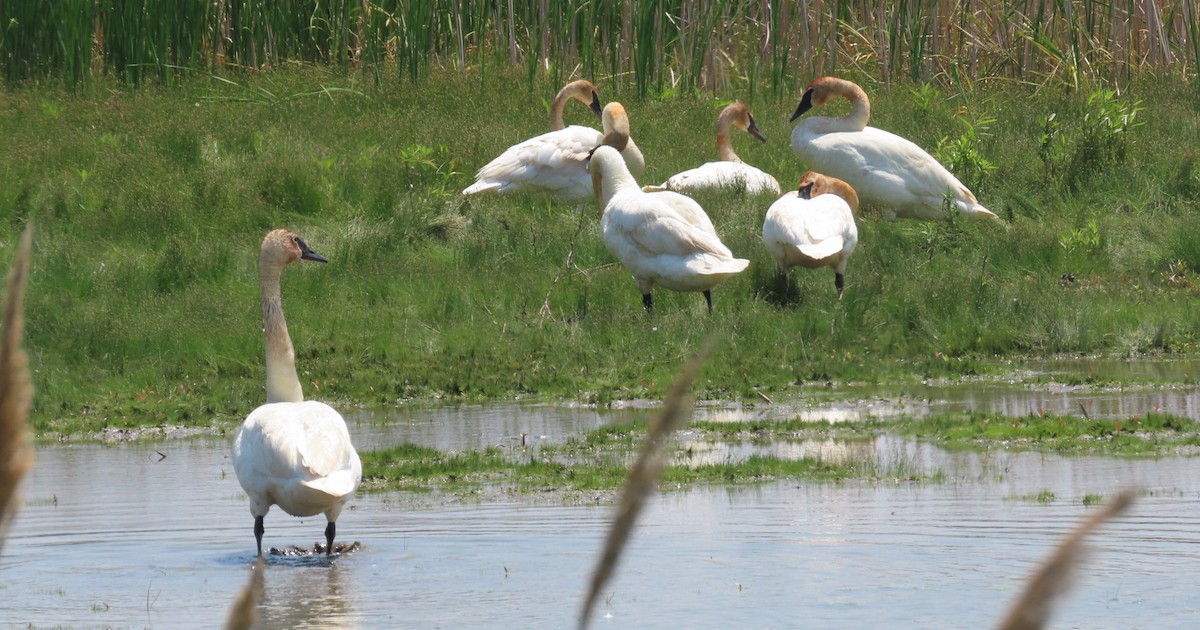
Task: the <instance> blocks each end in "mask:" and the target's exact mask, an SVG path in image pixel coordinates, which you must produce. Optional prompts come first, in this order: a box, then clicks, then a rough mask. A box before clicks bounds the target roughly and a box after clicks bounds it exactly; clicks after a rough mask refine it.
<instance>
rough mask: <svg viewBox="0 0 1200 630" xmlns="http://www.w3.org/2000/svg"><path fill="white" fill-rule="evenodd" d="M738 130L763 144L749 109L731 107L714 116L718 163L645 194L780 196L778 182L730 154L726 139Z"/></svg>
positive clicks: (677, 176) (649, 188)
mask: <svg viewBox="0 0 1200 630" xmlns="http://www.w3.org/2000/svg"><path fill="white" fill-rule="evenodd" d="M734 128H737V129H741V130H742V131H745V132H747V133H749V134H750V135H751V136H754V137H755V138H758V140H759V141H761V142H766V140H767V139H766V138H764V137H763V135H762V132H760V131H759V130H758V125H757V124H756V123H755V122H754V116H753V115H752V114H751V113H750V108H749V107H747V106H746V105H744V104H743V103H736V102H735V103H731V104H729V105H727V106H726V107H725V109H722V110H721V113H720V114H719V115H718V116H717V158H718V160H719V161H717V162H708V163H706V164H703V165H701V166H698V167H696V168H693V169H689V170H686V171H683V172H682V173H678V174H675V175H672V176H671V177H670V178H669V179H667V181H665V182H663V183H662V184H661V185H658V186H646V187H645V188H644V190H646V192H655V191H660V190H676V191H682V192H697V191H701V190H720V189H735V190H742V191H744V192H746V193H749V194H751V195H757V194H765V193H770V194H774V195H778V194H779V190H780V189H779V182H778V181H776V180H775V178H774V177H771V176H770V175H769V174H767V173H764V172H763V171H762V170H760V169H757V168H755V167H753V166H750V165H749V164H746V163H745V162H743V161H742V159H741V158H739V157H738V156H737V153H735V152H734V150H733V144H732V142H731V140H730V138H729V132H730V130H731V129H734Z"/></svg>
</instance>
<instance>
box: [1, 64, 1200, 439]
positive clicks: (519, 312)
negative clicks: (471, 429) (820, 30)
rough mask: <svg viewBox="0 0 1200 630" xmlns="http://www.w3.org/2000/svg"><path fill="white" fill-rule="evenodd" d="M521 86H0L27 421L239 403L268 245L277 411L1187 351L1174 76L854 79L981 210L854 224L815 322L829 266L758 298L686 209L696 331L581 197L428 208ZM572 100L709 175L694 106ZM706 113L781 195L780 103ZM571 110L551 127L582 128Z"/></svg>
mask: <svg viewBox="0 0 1200 630" xmlns="http://www.w3.org/2000/svg"><path fill="white" fill-rule="evenodd" d="M856 78H857V77H856ZM523 81H524V75H522V74H516V75H500V74H497V75H490V76H488V77H487V80H486V81H481V80H480V78H479V77H478V76H469V75H464V74H453V73H452V74H438V75H435V76H433V77H431V78H430V79H429V80H427V81H424V82H422V83H420V84H418V85H409V84H391V83H386V84H383V85H382V86H378V87H377V86H375V85H374V84H373V82H372V81H370V80H368V79H365V78H363V77H360V76H358V75H353V74H350V75H347V74H341V73H339V72H333V71H328V70H323V69H319V68H313V67H302V66H297V67H292V68H287V69H282V70H278V71H274V72H267V73H261V74H256V75H254V76H252V77H246V78H242V79H239V80H237V81H229V80H223V79H222V80H217V79H211V78H203V77H197V78H195V79H193V80H190V81H188V82H185V83H184V84H182V85H177V86H173V87H170V88H152V87H151V88H143V89H139V90H132V91H130V90H126V89H124V88H122V87H120V86H118V85H115V84H111V85H110V84H92V85H91V86H89V87H88V88H86V89H84V90H83V91H76V92H69V93H68V92H63V91H60V90H57V89H54V88H49V87H29V88H25V89H20V90H8V91H4V92H0V111H2V112H3V114H4V115H3V116H0V137H3V138H5V151H3V152H0V219H3V221H4V223H5V225H7V226H8V229H7V236H5V237H4V238H3V241H2V244H3V247H4V248H5V250H6V251H12V248H13V246H14V245H15V243H16V239H17V236H18V234H19V228H20V226H21V225H22V224H23V223H24V222H26V221H27V220H33V221H35V222H36V224H37V235H36V242H35V258H34V263H33V272H32V276H31V280H30V286H29V290H28V298H27V299H28V302H27V304H28V306H27V309H28V313H29V317H28V319H29V324H28V326H29V327H28V335H29V343H28V345H29V348H30V351H31V354H32V367H33V368H34V369H35V374H34V380H35V384H36V386H37V388H38V394H37V398H36V402H35V408H34V412H33V419H34V421H35V422H36V425H37V427H38V429H39V430H43V431H44V430H47V429H50V428H58V429H64V428H66V429H67V430H71V429H72V428H77V429H81V430H94V429H97V428H99V427H101V426H104V425H118V426H122V425H136V424H160V423H167V424H189V425H194V424H199V425H207V424H209V423H211V422H213V421H214V420H215V421H218V422H223V421H230V420H236V419H238V418H240V417H241V416H243V415H244V414H245V413H246V412H247V411H249V410H250V409H252V408H253V407H254V406H255V405H257V404H258V403H260V402H261V401H262V399H263V393H262V392H263V368H262V356H261V355H262V339H261V314H260V312H259V306H258V297H257V292H258V288H257V279H256V277H255V264H256V263H255V261H256V256H257V248H258V244H259V242H260V240H261V238H262V236H263V234H264V233H265V232H266V231H267V230H268V229H269V228H272V227H277V226H286V227H289V228H291V229H293V230H295V231H297V232H298V233H300V234H301V235H303V236H304V237H305V239H306V240H307V242H308V243H309V244H310V245H311V246H312V247H313V248H314V249H316V250H317V251H318V252H320V253H322V254H324V255H325V256H327V257H328V258H329V259H330V264H328V265H297V266H294V267H293V268H291V269H289V270H288V271H287V273H286V274H285V275H284V279H283V292H284V305H285V310H286V312H287V316H288V321H289V324H290V326H291V332H292V335H293V338H294V340H295V345H296V348H297V362H298V364H299V367H300V370H301V379H302V380H303V382H304V384H305V387H306V394H307V395H308V396H309V397H310V398H320V399H326V400H334V401H340V402H342V403H347V402H355V403H367V404H378V403H385V404H386V403H391V402H395V401H397V400H401V399H408V398H423V399H511V398H516V397H522V398H541V399H568V400H582V401H594V402H605V401H608V400H613V399H623V398H638V397H647V398H656V397H658V396H660V395H661V393H662V391H663V389H665V387H666V386H667V385H668V384H669V383H670V382H671V380H672V378H673V377H674V375H675V373H676V372H677V370H678V369H679V366H680V365H681V363H682V360H683V358H684V357H687V356H690V355H691V354H692V353H693V352H694V350H695V349H696V348H697V347H698V346H699V345H700V344H701V343H702V342H703V341H704V340H705V339H707V338H709V337H712V336H715V337H717V338H718V339H719V340H720V343H718V344H717V346H716V348H715V350H714V351H713V353H712V355H711V356H710V358H709V360H708V362H707V363H706V365H705V366H704V369H703V372H702V374H701V377H700V380H699V382H698V383H697V393H698V395H699V396H700V397H704V398H743V397H747V398H748V397H757V396H758V395H759V394H760V393H762V394H766V395H769V396H772V397H782V398H786V397H787V396H789V395H791V394H794V393H795V391H796V389H795V387H794V384H795V383H797V382H803V381H807V380H810V379H821V380H858V381H868V382H879V381H888V380H904V379H914V378H923V377H928V376H947V377H955V376H959V375H969V374H976V373H981V372H988V371H991V370H993V369H995V368H993V367H991V365H992V364H993V359H994V358H995V357H1014V356H1027V355H1045V354H1055V353H1116V354H1136V353H1146V352H1191V351H1194V350H1196V343H1197V342H1196V333H1195V331H1196V330H1200V311H1198V310H1197V309H1196V308H1195V304H1196V299H1197V293H1198V289H1197V287H1196V277H1195V273H1196V272H1195V271H1194V270H1200V239H1197V238H1196V236H1195V229H1194V226H1195V225H1196V222H1197V216H1198V214H1200V201H1198V196H1197V192H1198V191H1200V166H1198V165H1197V163H1196V162H1197V154H1196V152H1195V147H1196V146H1198V145H1200V111H1198V106H1197V105H1196V103H1198V102H1200V99H1197V98H1196V94H1197V87H1196V86H1195V85H1188V84H1182V83H1178V82H1176V81H1174V80H1165V79H1164V80H1150V79H1149V78H1147V79H1145V80H1142V81H1139V82H1137V83H1136V84H1135V85H1133V86H1132V87H1131V88H1130V89H1129V91H1128V92H1127V93H1126V94H1125V95H1119V96H1118V95H1110V96H1109V98H1108V99H1107V100H1105V99H1100V102H1099V103H1097V102H1096V101H1095V100H1093V102H1091V103H1089V100H1088V96H1089V93H1087V92H1086V91H1062V92H1059V91H1055V90H1052V89H1046V90H1043V91H1041V92H1034V91H1031V90H1029V89H1025V88H1020V87H1017V86H1014V85H1013V84H1011V83H1007V82H987V81H981V82H979V83H976V84H972V85H969V86H967V85H963V86H961V89H959V90H957V91H948V90H946V89H945V88H936V87H929V86H927V87H916V86H904V85H900V84H894V85H893V86H892V87H890V88H884V87H881V86H878V85H875V84H873V83H872V82H870V81H868V80H863V84H864V86H865V87H866V88H867V90H868V92H869V93H870V94H871V95H872V98H873V99H874V114H873V124H876V125H878V126H880V127H883V128H886V129H889V130H892V131H895V132H897V133H900V134H903V135H906V136H908V137H910V138H911V139H913V140H914V141H915V142H917V143H918V144H920V145H922V146H924V147H927V148H929V149H931V150H933V149H935V148H936V147H938V145H939V142H940V141H942V140H943V139H945V142H944V143H943V149H942V155H943V157H944V158H945V159H946V160H947V161H952V160H955V159H957V160H958V161H959V163H960V164H962V165H964V168H967V169H968V170H969V169H970V168H972V167H977V172H978V176H977V177H975V181H973V185H974V187H975V189H976V192H977V193H978V195H979V197H980V199H981V201H983V203H984V204H985V205H987V206H988V207H989V208H991V209H992V210H994V211H996V212H998V213H999V214H1000V215H1001V216H1002V217H1003V218H1004V221H1003V222H994V223H984V224H976V223H971V222H963V221H959V220H948V221H941V222H915V221H902V222H889V221H886V220H883V219H882V218H881V217H879V216H878V215H877V214H875V213H873V212H871V211H865V212H864V213H863V214H862V216H860V217H859V230H860V245H859V250H858V251H857V252H856V254H855V257H854V258H853V259H852V261H851V263H850V268H849V270H848V272H847V288H846V295H845V299H843V300H842V301H841V302H838V301H836V300H835V299H834V295H835V294H834V287H833V286H832V285H833V279H832V277H831V275H832V274H830V273H824V272H803V271H801V272H799V273H794V277H795V281H794V285H793V286H792V287H790V288H788V289H786V290H782V291H781V290H779V289H778V287H776V285H775V283H774V279H773V274H774V270H773V268H772V265H771V264H770V261H769V258H768V256H767V254H766V252H765V251H764V250H763V248H762V245H761V242H760V240H759V234H760V232H761V221H762V217H763V214H764V213H765V211H766V208H767V206H768V205H769V203H770V200H768V199H758V200H755V199H745V198H742V197H740V196H737V195H735V194H716V195H709V196H706V197H702V198H701V202H702V203H703V204H704V205H705V207H706V208H707V209H708V211H709V214H710V215H711V216H712V218H713V220H714V222H715V223H716V225H717V228H718V231H719V232H720V234H721V235H722V237H723V239H724V240H725V242H726V243H727V244H728V245H729V246H730V247H731V249H732V250H733V251H734V252H735V253H737V254H738V255H740V256H744V257H747V258H750V259H751V260H752V265H751V267H750V269H749V270H748V271H747V272H745V273H743V274H741V275H740V276H738V277H737V278H735V279H733V280H732V281H730V282H728V283H726V284H724V285H722V286H720V287H718V288H717V290H716V291H715V302H716V312H715V313H714V314H713V316H711V317H710V316H708V315H707V314H706V313H705V311H704V306H703V299H702V298H701V297H699V296H698V295H693V294H687V295H683V294H672V293H670V292H665V291H662V292H659V293H658V294H657V295H656V310H655V312H654V313H653V314H651V315H647V314H646V313H644V312H643V311H642V309H641V306H640V298H639V296H638V293H637V291H636V289H635V288H634V284H633V282H632V281H631V280H630V278H629V277H628V275H627V274H626V273H625V272H624V270H622V269H621V268H620V267H619V266H617V265H615V264H614V262H615V261H614V260H613V259H612V257H611V256H610V255H609V254H608V253H607V251H606V250H605V249H604V246H603V244H602V243H601V242H600V239H599V235H598V210H597V208H596V207H595V204H594V202H593V203H583V204H579V205H577V206H572V205H563V204H556V203H554V202H551V201H549V200H548V199H546V198H543V197H539V196H536V195H514V196H508V197H493V198H472V199H463V198H461V197H460V196H459V195H458V194H457V192H458V191H459V190H460V189H461V188H462V187H463V186H465V185H466V184H467V183H469V182H470V181H471V175H472V174H473V172H474V170H475V169H476V168H477V167H478V166H480V165H482V164H484V163H485V162H487V161H488V160H489V159H491V158H492V157H494V156H495V155H496V154H498V153H499V152H500V151H501V150H503V149H504V148H505V147H507V146H508V145H509V144H512V143H513V142H515V141H517V140H519V139H522V138H525V137H529V136H531V135H534V134H536V133H540V132H541V131H543V130H544V127H545V125H546V120H545V119H546V116H545V109H544V104H545V101H546V100H547V99H549V97H550V96H551V95H552V94H553V92H554V90H555V89H556V88H557V86H556V85H553V84H550V83H548V82H539V83H538V85H537V89H536V90H535V93H534V95H533V96H530V95H529V94H527V93H526V92H525V91H524V90H523V89H515V87H514V86H521V85H523V84H522V82H523ZM601 86H602V87H601V89H602V95H601V96H602V98H604V100H605V101H608V100H625V102H626V104H627V107H628V109H629V111H630V115H631V120H632V124H633V132H634V135H635V137H636V138H637V141H638V143H639V145H640V146H641V147H642V148H643V150H644V151H645V153H646V155H647V160H648V164H649V166H648V173H647V176H646V179H647V181H650V180H655V179H660V178H665V177H666V176H668V175H670V174H671V173H674V172H677V171H679V170H682V169H683V168H687V167H690V166H694V165H696V164H698V163H700V162H703V161H707V160H710V159H713V157H714V153H715V150H714V147H713V144H714V143H713V140H712V137H711V133H712V131H711V130H712V128H713V121H714V120H715V116H716V113H717V112H718V111H719V109H720V107H721V106H722V105H723V104H724V102H722V101H715V100H709V99H699V98H670V99H665V100H645V101H637V100H632V99H631V98H630V97H631V95H630V94H627V93H624V92H620V91H617V90H616V89H615V88H613V89H606V88H605V87H604V86H605V82H604V81H601ZM728 96H729V97H730V98H733V97H736V98H739V99H742V100H744V101H746V102H748V103H749V104H750V105H751V106H752V108H753V109H754V112H755V117H756V119H757V120H758V122H759V126H760V127H761V128H762V130H763V133H764V134H766V136H767V137H768V139H769V141H768V142H767V143H765V144H761V145H760V144H758V143H752V142H753V141H751V140H750V139H749V138H748V137H745V138H742V137H738V138H735V139H734V143H735V146H736V148H737V150H738V152H739V154H740V155H741V156H742V157H743V158H744V159H745V160H746V161H747V162H749V163H751V164H755V165H757V166H759V167H761V168H763V169H765V170H767V171H769V172H771V173H773V174H775V175H776V176H777V177H778V178H779V179H780V180H781V181H783V182H789V181H790V180H793V179H795V178H797V177H798V176H799V175H800V173H801V172H802V170H803V166H802V165H800V164H799V163H798V162H797V160H796V159H795V158H794V157H793V156H792V154H791V151H790V149H789V147H788V137H789V134H790V126H789V125H788V124H787V122H786V121H787V118H788V116H789V114H790V113H791V111H792V110H793V109H794V107H795V104H796V103H795V100H794V96H793V97H780V98H775V97H769V98H768V97H764V96H762V95H755V94H729V95H728ZM797 96H798V95H797ZM1105 108H1108V109H1107V110H1106V109H1105ZM1121 108H1124V110H1122V109H1121ZM581 110H582V108H578V109H573V110H572V109H569V110H568V122H569V123H577V124H594V120H592V119H589V118H588V117H587V116H586V112H584V111H581ZM1105 111H1110V112H1111V111H1117V112H1120V111H1125V112H1126V113H1128V112H1129V111H1136V121H1137V122H1138V123H1140V124H1138V125H1136V126H1131V127H1129V128H1125V129H1118V130H1115V131H1114V130H1113V128H1112V126H1111V125H1108V123H1107V122H1105V123H1099V122H1097V121H1102V120H1108V119H1106V118H1104V116H1103V112H1105ZM1098 112H1099V113H1098ZM1052 114H1053V115H1054V119H1053V122H1051V123H1047V120H1048V119H1049V117H1050V116H1051V115H1052ZM967 123H970V124H971V125H973V126H968V124H967ZM1043 138H1047V139H1046V140H1045V142H1043ZM952 145H957V147H956V146H952ZM985 162H986V163H988V164H990V165H991V167H990V168H989V167H988V166H987V164H984V163H985ZM964 176H965V175H964ZM826 271H827V270H826ZM1067 273H1070V274H1072V275H1073V277H1074V281H1070V282H1068V281H1065V280H1063V279H1062V276H1063V275H1064V274H1067Z"/></svg>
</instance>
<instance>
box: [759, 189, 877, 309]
mask: <svg viewBox="0 0 1200 630" xmlns="http://www.w3.org/2000/svg"><path fill="white" fill-rule="evenodd" d="M857 211H858V195H856V194H855V192H854V189H853V188H852V187H850V185H849V184H847V183H846V182H844V181H842V180H840V179H837V178H835V177H826V176H825V175H821V174H820V173H814V172H812V171H809V172H807V173H805V174H804V175H803V176H802V177H801V178H800V183H799V184H798V186H797V190H793V191H790V192H788V193H787V194H785V195H783V196H782V197H780V198H779V199H778V200H777V201H776V202H775V203H773V204H771V208H770V209H768V210H767V217H766V220H764V221H763V231H762V240H763V245H766V247H767V251H768V252H770V253H771V257H772V258H774V259H775V263H776V264H777V265H779V271H780V273H783V274H786V273H787V272H788V271H789V270H790V269H792V268H793V267H806V268H808V269H815V268H817V267H832V268H833V271H834V285H835V286H836V287H837V293H838V299H839V300H840V299H842V289H843V288H844V287H845V284H846V279H845V275H844V274H845V273H846V263H848V262H849V261H850V254H852V253H853V252H854V247H855V245H857V244H858V227H857V226H856V225H855V223H854V213H855V212H857Z"/></svg>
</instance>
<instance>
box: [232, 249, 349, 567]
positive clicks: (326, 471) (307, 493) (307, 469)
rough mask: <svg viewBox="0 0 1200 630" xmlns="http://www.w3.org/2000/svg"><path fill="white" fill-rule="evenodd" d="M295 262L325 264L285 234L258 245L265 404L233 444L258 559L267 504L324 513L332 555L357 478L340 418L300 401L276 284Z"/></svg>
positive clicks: (235, 467) (295, 512)
mask: <svg viewBox="0 0 1200 630" xmlns="http://www.w3.org/2000/svg"><path fill="white" fill-rule="evenodd" d="M298 260H314V261H317V262H326V260H325V258H323V257H321V256H320V255H319V254H317V253H316V252H314V251H313V250H311V249H309V247H308V245H306V244H305V243H304V241H303V240H302V239H301V238H300V237H299V236H296V235H295V234H293V233H291V232H288V231H287V230H273V231H271V232H269V233H267V236H266V238H264V239H263V242H262V249H261V251H260V253H259V259H258V279H259V288H260V291H261V294H262V309H263V330H264V332H265V336H266V344H265V346H266V356H267V360H266V363H267V404H265V405H262V406H260V407H258V408H257V409H255V410H254V411H252V412H250V415H249V416H247V417H246V420H245V421H244V422H243V423H242V426H241V428H240V429H238V432H237V437H236V438H234V441H233V470H234V472H235V473H236V474H237V478H238V482H239V483H241V484H242V488H243V489H244V490H245V491H246V495H247V496H248V497H249V498H250V513H251V514H253V515H254V538H255V541H256V542H257V543H258V555H259V557H260V558H261V557H262V537H263V532H264V530H265V528H264V527H263V518H264V517H265V516H266V515H267V511H268V510H270V509H271V506H272V505H278V506H279V507H280V508H281V509H282V510H283V511H284V512H287V513H288V514H291V515H292V516H315V515H317V514H324V515H325V518H326V520H327V521H328V525H327V526H326V527H325V541H326V543H327V546H326V548H325V554H326V555H330V554H332V552H333V537H334V534H335V532H336V525H334V523H335V522H336V521H337V518H338V515H339V514H340V513H341V511H342V507H343V506H344V505H345V504H346V501H347V500H348V499H349V498H350V497H351V495H353V494H354V491H355V489H357V488H358V484H359V482H360V481H361V480H362V462H361V461H360V460H359V458H358V453H357V452H355V450H354V446H353V445H352V444H351V443H350V433H349V431H347V430H346V421H345V420H343V419H342V416H341V414H339V413H338V412H337V411H335V410H334V409H333V408H332V407H330V406H329V405H326V404H325V403H322V402H317V401H311V400H310V401H305V400H304V393H303V391H302V389H301V387H300V379H299V378H298V377H297V376H296V359H295V351H294V350H293V349H292V340H291V337H290V336H289V335H288V329H287V322H286V321H285V320H284V317H283V303H282V301H281V298H280V290H279V278H280V275H281V274H282V272H283V268H284V267H286V266H287V265H289V264H291V263H293V262H296V261H298Z"/></svg>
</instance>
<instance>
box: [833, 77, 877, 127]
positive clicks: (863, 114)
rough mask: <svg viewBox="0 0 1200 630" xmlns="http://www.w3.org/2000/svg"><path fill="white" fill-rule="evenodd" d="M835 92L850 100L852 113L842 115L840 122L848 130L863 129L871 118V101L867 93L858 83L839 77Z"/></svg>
mask: <svg viewBox="0 0 1200 630" xmlns="http://www.w3.org/2000/svg"><path fill="white" fill-rule="evenodd" d="M834 93H835V94H838V95H839V96H841V97H843V98H845V99H846V100H848V101H850V113H849V114H846V115H845V116H842V117H841V119H840V120H839V122H840V123H841V125H842V126H844V127H845V128H846V130H847V131H862V130H863V129H865V128H866V127H867V122H868V121H869V120H870V119H871V101H870V99H868V98H867V93H866V92H864V91H863V89H862V88H860V87H858V85H857V84H855V83H852V82H850V81H845V80H841V79H838V82H837V83H836V87H835V89H834Z"/></svg>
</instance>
